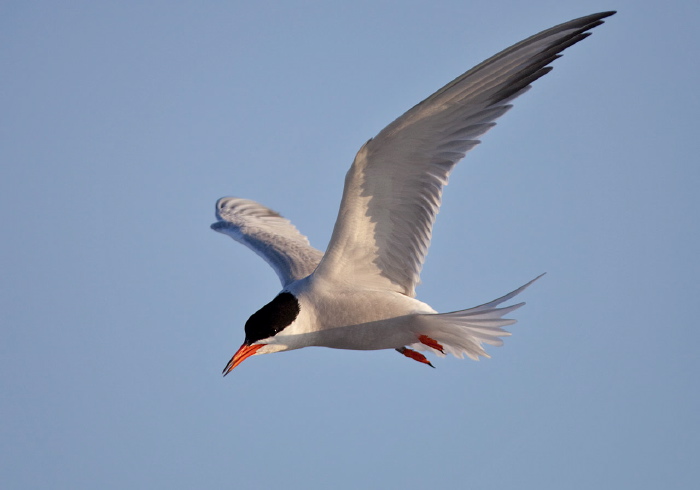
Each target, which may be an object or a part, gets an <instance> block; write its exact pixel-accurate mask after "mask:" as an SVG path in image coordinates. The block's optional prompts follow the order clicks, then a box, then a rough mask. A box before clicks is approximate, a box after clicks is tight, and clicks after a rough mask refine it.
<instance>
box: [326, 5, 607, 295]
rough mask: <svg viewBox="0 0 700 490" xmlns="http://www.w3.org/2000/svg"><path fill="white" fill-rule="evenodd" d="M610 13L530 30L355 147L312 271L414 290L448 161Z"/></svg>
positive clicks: (459, 154)
mask: <svg viewBox="0 0 700 490" xmlns="http://www.w3.org/2000/svg"><path fill="white" fill-rule="evenodd" d="M612 14H613V12H604V13H600V14H595V15H590V16H587V17H582V18H580V19H576V20H572V21H570V22H566V23H564V24H561V25H559V26H556V27H553V28H551V29H547V30H545V31H543V32H541V33H539V34H536V35H534V36H532V37H530V38H528V39H526V40H524V41H522V42H520V43H518V44H515V45H514V46H511V47H510V48H508V49H506V50H504V51H502V52H501V53H499V54H497V55H496V56H493V57H492V58H490V59H488V60H486V61H484V62H483V63H481V64H480V65H477V66H476V67H474V68H472V69H471V70H469V71H468V72H466V73H465V74H463V75H462V76H460V77H458V78H457V79H455V80H454V81H452V82H451V83H449V84H448V85H446V86H445V87H443V88H442V89H440V90H439V91H437V92H436V93H435V94H433V95H431V96H430V97H428V98H427V99H426V100H424V101H423V102H421V103H420V104H418V105H416V106H415V107H413V108H412V109H410V110H409V111H408V112H406V113H405V114H404V115H403V116H401V117H399V118H398V119H397V120H395V121H394V122H393V123H391V124H390V125H389V126H387V127H386V128H385V129H383V130H382V131H381V132H380V133H379V134H378V135H377V136H376V137H375V138H373V139H371V140H369V141H368V142H367V143H366V144H365V145H364V146H363V147H362V148H361V149H360V151H359V152H358V154H357V156H356V157H355V161H354V162H353V164H352V166H351V168H350V170H349V171H348V173H347V176H346V178H345V188H344V191H343V198H342V201H341V204H340V210H339V212H338V219H337V221H336V224H335V228H334V230H333V235H332V237H331V241H330V244H329V246H328V250H327V252H326V255H325V256H324V258H323V260H322V261H321V263H320V264H319V266H318V268H317V270H316V272H315V275H316V276H323V277H325V278H329V279H331V280H334V281H341V282H351V283H354V284H362V285H365V286H367V287H377V288H383V289H389V290H392V291H397V292H400V293H403V294H406V295H408V296H414V295H415V287H416V285H417V284H418V282H419V276H420V272H421V268H422V266H423V261H424V259H425V255H426V253H427V250H428V245H429V244H430V238H431V234H432V226H433V223H434V221H435V216H436V214H437V212H438V209H439V207H440V202H441V195H442V188H443V186H444V185H445V184H447V179H448V176H449V174H450V171H451V170H452V168H453V167H454V165H455V164H456V163H457V162H458V161H459V160H461V159H462V158H463V157H464V155H465V154H466V153H467V151H469V150H470V149H471V148H473V147H474V146H476V145H477V144H478V143H479V140H478V139H477V138H478V137H479V136H481V135H482V134H484V133H485V132H486V131H488V130H489V129H490V128H492V127H493V126H494V125H495V122H494V121H495V120H496V119H497V118H498V117H500V116H502V115H503V114H504V113H505V112H506V111H508V109H510V107H511V106H510V105H509V102H510V101H512V100H513V99H514V98H516V97H517V96H519V95H521V94H522V93H524V92H525V91H526V90H528V88H529V85H530V83H532V82H533V81H534V80H536V79H538V78H539V77H541V76H542V75H544V74H546V73H547V72H549V71H550V70H551V67H548V66H547V65H548V64H549V63H551V62H552V61H553V60H555V59H556V58H558V57H559V56H560V55H559V54H558V53H559V52H561V51H562V50H564V49H566V48H567V47H569V46H571V45H572V44H575V43H576V42H578V41H580V40H581V39H583V38H585V37H586V36H588V35H589V34H590V33H587V32H586V31H587V30H589V29H592V28H593V27H595V26H597V25H599V24H601V23H602V20H601V19H603V18H604V17H607V16H609V15H612Z"/></svg>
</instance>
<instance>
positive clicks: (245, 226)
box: [211, 197, 323, 287]
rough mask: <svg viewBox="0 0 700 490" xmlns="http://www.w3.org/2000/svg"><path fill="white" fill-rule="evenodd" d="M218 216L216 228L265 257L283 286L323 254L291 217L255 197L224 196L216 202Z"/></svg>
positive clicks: (308, 270)
mask: <svg viewBox="0 0 700 490" xmlns="http://www.w3.org/2000/svg"><path fill="white" fill-rule="evenodd" d="M216 217H217V218H218V219H219V221H217V222H216V223H214V224H213V225H211V227H212V229H213V230H215V231H218V232H220V233H224V234H226V235H228V236H230V237H231V238H233V239H234V240H236V241H237V242H239V243H242V244H243V245H245V246H247V247H248V248H250V249H251V250H253V251H254V252H255V253H257V254H258V255H260V256H261V257H262V258H263V259H265V261H266V262H267V263H268V264H269V265H270V266H271V267H272V268H273V269H274V270H275V272H276V273H277V276H278V277H279V278H280V281H281V282H282V286H283V287H285V286H287V285H288V284H289V283H291V282H293V281H296V280H298V279H302V278H304V277H306V276H308V275H309V274H311V273H312V272H313V271H314V269H316V266H317V265H318V263H319V262H320V261H321V257H323V252H321V251H320V250H316V249H315V248H313V247H312V246H311V245H310V244H309V240H308V238H306V237H305V236H304V235H302V234H301V233H299V230H297V229H296V228H295V227H294V225H293V224H292V223H291V222H290V221H289V220H288V219H285V218H283V217H282V216H280V215H279V213H277V212H276V211H273V210H272V209H269V208H266V207H265V206H263V205H262V204H258V203H257V202H255V201H251V200H248V199H241V198H237V197H223V198H221V199H219V200H218V201H217V203H216Z"/></svg>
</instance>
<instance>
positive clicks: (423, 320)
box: [410, 274, 544, 361]
mask: <svg viewBox="0 0 700 490" xmlns="http://www.w3.org/2000/svg"><path fill="white" fill-rule="evenodd" d="M543 275H544V274H541V275H539V276H537V277H536V278H535V279H533V280H532V281H530V282H528V283H527V284H525V285H524V286H521V287H519V288H518V289H516V290H515V291H513V292H511V293H508V294H506V295H505V296H501V297H500V298H498V299H495V300H493V301H491V302H489V303H485V304H483V305H480V306H476V307H474V308H469V309H468V310H460V311H453V312H451V313H436V314H423V315H419V318H418V321H419V324H420V331H421V334H423V335H427V336H428V337H430V339H434V340H435V341H437V343H439V344H440V346H442V347H443V349H444V352H440V351H439V350H437V349H435V348H433V347H430V346H428V345H425V344H423V343H420V342H418V343H415V344H411V345H410V347H411V348H412V349H415V350H429V351H431V352H434V353H435V354H437V355H439V356H444V355H445V354H447V353H449V354H452V355H453V356H455V357H459V358H462V357H464V356H465V355H466V356H468V357H469V358H471V359H474V360H475V361H478V360H479V356H483V357H491V356H489V355H488V354H487V353H486V351H485V350H484V348H483V347H482V344H489V345H495V346H500V345H503V339H501V337H508V336H509V335H510V332H507V331H505V330H503V328H502V327H505V326H507V325H512V324H514V323H515V322H516V321H517V320H513V319H508V318H503V316H504V315H507V314H508V313H510V312H511V311H514V310H517V309H518V308H520V307H521V306H523V305H524V304H525V303H518V304H516V305H512V306H504V307H501V308H499V307H498V305H500V304H501V303H505V302H506V301H508V300H509V299H512V298H513V297H514V296H516V295H518V294H520V293H521V292H522V291H523V290H524V289H525V288H527V287H528V286H529V285H530V284H532V283H533V282H535V281H536V280H537V279H539V278H540V277H542V276H543Z"/></svg>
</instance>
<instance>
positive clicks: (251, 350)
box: [222, 344, 264, 376]
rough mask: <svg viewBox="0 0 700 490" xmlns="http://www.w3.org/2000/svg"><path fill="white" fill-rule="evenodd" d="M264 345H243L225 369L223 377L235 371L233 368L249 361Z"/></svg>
mask: <svg viewBox="0 0 700 490" xmlns="http://www.w3.org/2000/svg"><path fill="white" fill-rule="evenodd" d="M263 345H264V344H253V345H248V344H243V345H242V346H241V347H240V348H239V349H238V350H237V351H236V353H235V354H234V355H233V357H232V358H231V360H230V361H229V362H228V364H226V367H225V368H224V371H223V373H222V374H223V375H224V376H226V375H227V374H228V373H230V372H231V371H233V368H235V367H236V366H238V365H239V364H240V363H242V362H243V361H245V360H246V359H248V358H249V357H250V356H252V355H253V354H255V353H256V352H257V351H258V349H259V348H260V347H262V346H263Z"/></svg>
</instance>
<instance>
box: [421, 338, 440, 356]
mask: <svg viewBox="0 0 700 490" xmlns="http://www.w3.org/2000/svg"><path fill="white" fill-rule="evenodd" d="M418 340H420V343H421V344H424V345H427V346H428V347H431V348H433V349H435V350H439V351H440V352H442V353H443V354H444V353H445V348H444V347H443V346H442V345H440V343H439V342H438V341H437V340H434V339H431V338H430V337H428V336H427V335H421V336H420V337H418Z"/></svg>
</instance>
